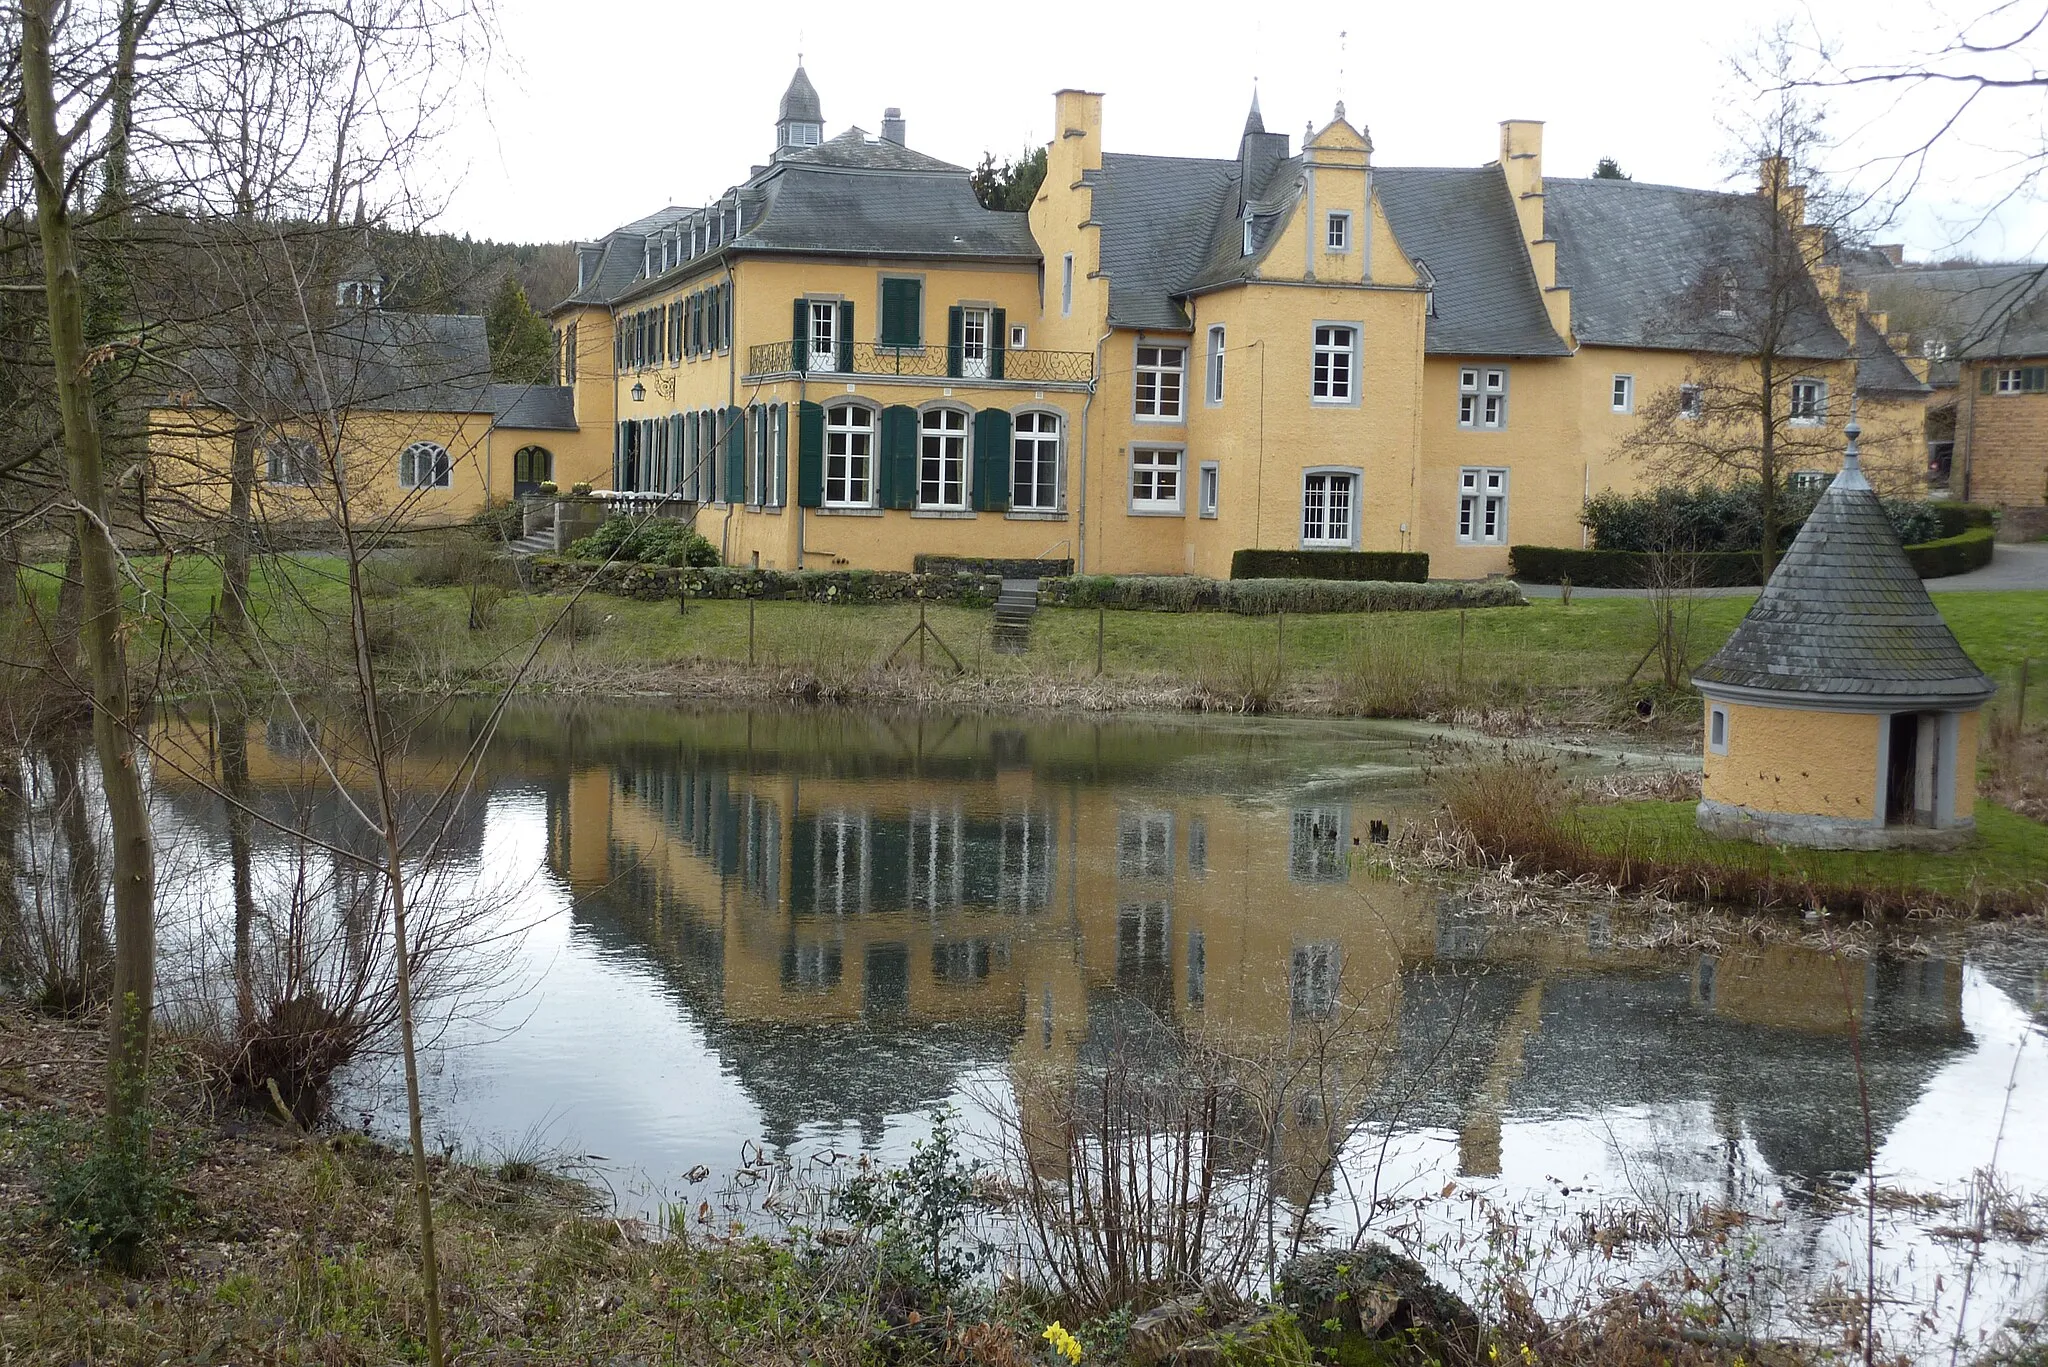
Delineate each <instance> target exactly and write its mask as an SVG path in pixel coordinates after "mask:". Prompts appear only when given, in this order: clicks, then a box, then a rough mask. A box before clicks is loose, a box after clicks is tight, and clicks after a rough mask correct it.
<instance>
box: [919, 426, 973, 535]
mask: <svg viewBox="0 0 2048 1367" xmlns="http://www.w3.org/2000/svg"><path fill="white" fill-rule="evenodd" d="M917 428H918V438H917V506H918V507H920V508H944V509H953V510H957V509H961V508H965V507H966V506H967V414H966V413H965V412H963V411H962V410H960V409H958V408H928V409H926V410H925V411H924V412H923V413H920V414H919V415H918V418H917Z"/></svg>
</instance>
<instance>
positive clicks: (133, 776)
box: [21, 0, 156, 1130]
mask: <svg viewBox="0 0 2048 1367" xmlns="http://www.w3.org/2000/svg"><path fill="white" fill-rule="evenodd" d="M59 8H60V4H59V0H24V3H23V4H22V8H21V76H22V93H23V98H24V103H25V105H26V107H27V111H28V133H29V137H28V141H29V146H30V150H31V152H32V153H33V156H34V161H35V165H34V166H33V167H32V168H31V169H32V173H33V175H34V177H35V183H36V222H37V227H38V229H39V230H40V234H41V238H42V247H43V277H44V295H45V298H46V300H47V302H48V305H49V312H50V363H51V369H52V371H53V372H54V379H55V381H56V388H57V403H58V409H59V411H60V412H61V413H62V414H63V419H64V454H65V464H66V465H67V467H68V470H69V474H70V481H71V497H72V499H73V501H74V503H75V504H76V505H77V521H78V530H77V537H78V542H79V567H80V571H81V574H80V581H81V583H82V585H83V588H84V613H83V617H82V619H81V621H80V624H79V627H80V630H79V635H80V639H81V640H82V641H83V642H84V645H85V654H86V660H87V663H88V664H89V666H90V668H91V675H92V693H93V740H94V744H95V748H96V749H97V750H98V752H99V761H100V772H101V776H102V777H101V782H102V784H103V786H104V789H105V793H106V800H107V809H108V812H109V815H110V816H111V817H112V821H113V832H114V849H113V870H114V980H113V998H114V999H113V1011H112V1013H111V1015H110V1018H109V1027H108V1029H109V1037H108V1042H107V1043H108V1047H107V1123H108V1127H109V1129H110V1130H116V1129H117V1128H121V1127H128V1126H133V1125H135V1124H137V1123H139V1121H140V1118H141V1102H142V1101H143V1099H144V1088H145V1087H146V1085H147V1076H148V1066H149V1034H150V1015H151V1011H152V1007H153V997H154V989H155V981H154V980H155V973H156V924H155V901H156V869H155V851H154V849H153V846H152V840H151V836H150V829H149V809H148V806H147V803H146V801H145V799H144V796H143V792H142V773H141V770H140V769H139V768H138V767H137V764H136V757H135V746H134V742H133V740H132V738H131V736H130V733H129V729H128V728H129V726H130V724H131V723H132V721H133V720H134V707H133V701H132V699H131V697H130V695H129V690H128V667H127V661H126V659H125V658H124V657H123V655H122V637H121V583H120V577H119V567H118V563H117V560H116V552H115V547H114V542H113V530H112V525H111V523H110V522H109V521H108V501H107V489H106V477H105V473H104V471H103V469H102V466H101V461H102V451H101V446H100V428H99V413H98V411H97V408H96V406H95V404H94V402H93V394H92V388H91V376H90V371H89V369H88V366H87V361H86V353H85V300H84V290H83V285H82V282H81V280H80V278H79V271H78V253H77V248H76V244H75V242H74V241H73V237H72V231H71V210H70V206H69V204H68V203H67V202H66V198H65V170H64V144H63V142H62V141H61V139H60V138H59V136H58V132H57V107H56V93H55V78H54V75H53V73H52V70H51V59H50V45H51V34H52V29H53V14H54V13H55V12H56V11H57V10H58V9H59Z"/></svg>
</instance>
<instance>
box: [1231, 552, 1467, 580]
mask: <svg viewBox="0 0 2048 1367" xmlns="http://www.w3.org/2000/svg"><path fill="white" fill-rule="evenodd" d="M1230 577H1231V578H1232V579H1350V580H1358V579H1375V580H1383V581H1387V582H1392V583H1411V584H1420V583H1423V582H1424V581H1426V580H1427V579H1428V578H1429V557H1428V556H1427V555H1424V554H1423V553H1421V552H1420V551H1252V550H1244V551H1238V552H1237V553H1236V554H1234V555H1232V556H1231V557H1230Z"/></svg>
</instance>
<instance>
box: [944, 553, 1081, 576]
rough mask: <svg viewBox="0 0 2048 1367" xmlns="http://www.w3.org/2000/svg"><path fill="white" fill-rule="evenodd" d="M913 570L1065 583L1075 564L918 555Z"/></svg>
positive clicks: (969, 556)
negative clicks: (1061, 581)
mask: <svg viewBox="0 0 2048 1367" xmlns="http://www.w3.org/2000/svg"><path fill="white" fill-rule="evenodd" d="M910 566H911V569H912V571H913V572H915V573H917V574H995V575H1001V576H1002V577H1003V578H1005V579H1064V578H1066V577H1067V576H1068V575H1070V574H1072V573H1073V572H1074V562H1073V561H1072V560H1028V559H1027V560H1004V559H1001V558H999V557H996V556H971V555H916V556H912V557H911V559H910Z"/></svg>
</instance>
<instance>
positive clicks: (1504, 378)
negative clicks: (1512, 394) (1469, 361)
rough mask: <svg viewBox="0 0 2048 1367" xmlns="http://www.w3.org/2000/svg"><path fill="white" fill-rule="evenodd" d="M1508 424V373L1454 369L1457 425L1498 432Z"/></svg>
mask: <svg viewBox="0 0 2048 1367" xmlns="http://www.w3.org/2000/svg"><path fill="white" fill-rule="evenodd" d="M1507 425H1508V372H1507V371H1506V370H1505V369H1501V368H1498V367H1488V366H1466V367H1465V368H1464V369H1462V370H1460V371H1459V372H1458V426H1460V427H1467V428H1473V429H1477V430H1484V431H1498V430H1499V429H1500V428H1503V427H1506V426H1507Z"/></svg>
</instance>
